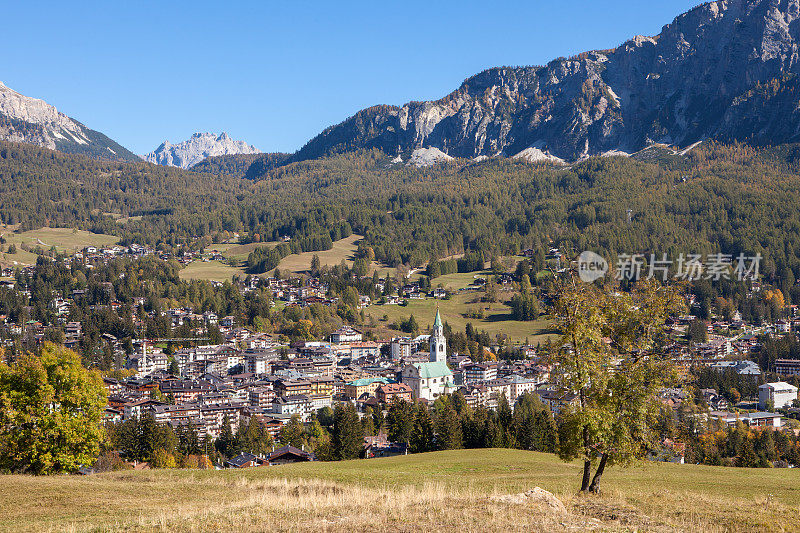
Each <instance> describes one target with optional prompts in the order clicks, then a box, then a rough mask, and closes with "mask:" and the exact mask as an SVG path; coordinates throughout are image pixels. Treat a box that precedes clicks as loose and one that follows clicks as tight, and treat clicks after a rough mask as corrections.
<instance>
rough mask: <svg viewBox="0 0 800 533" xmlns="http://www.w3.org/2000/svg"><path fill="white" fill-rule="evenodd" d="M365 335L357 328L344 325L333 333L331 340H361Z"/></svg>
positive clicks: (340, 341)
mask: <svg viewBox="0 0 800 533" xmlns="http://www.w3.org/2000/svg"><path fill="white" fill-rule="evenodd" d="M363 338H364V335H363V334H362V333H361V332H360V331H358V330H357V329H355V328H352V327H350V326H344V327H341V328H339V329H337V330H336V331H334V332H333V333H331V342H332V343H334V344H342V343H345V342H361V341H362V340H363Z"/></svg>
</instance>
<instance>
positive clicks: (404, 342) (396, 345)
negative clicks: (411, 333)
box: [391, 337, 417, 361]
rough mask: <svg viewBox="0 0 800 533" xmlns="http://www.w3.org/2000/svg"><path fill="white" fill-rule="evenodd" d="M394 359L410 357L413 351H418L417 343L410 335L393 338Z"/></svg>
mask: <svg viewBox="0 0 800 533" xmlns="http://www.w3.org/2000/svg"><path fill="white" fill-rule="evenodd" d="M391 348H392V360H393V361H399V360H400V359H403V358H406V357H410V356H411V354H412V353H414V352H416V351H417V344H416V343H415V342H414V341H412V340H411V339H410V338H408V337H398V338H394V339H392V343H391Z"/></svg>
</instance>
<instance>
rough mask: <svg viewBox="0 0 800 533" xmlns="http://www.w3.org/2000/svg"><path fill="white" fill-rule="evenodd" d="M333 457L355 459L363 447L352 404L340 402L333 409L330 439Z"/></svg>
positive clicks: (357, 420)
mask: <svg viewBox="0 0 800 533" xmlns="http://www.w3.org/2000/svg"><path fill="white" fill-rule="evenodd" d="M331 447H332V450H331V455H332V457H333V459H336V460H344V459H357V458H358V457H359V456H360V455H361V451H362V450H363V448H364V434H363V433H362V428H361V422H360V421H359V419H358V413H357V412H356V408H355V407H354V406H353V404H351V403H349V402H347V403H340V404H339V405H337V406H336V408H335V409H334V410H333V437H332V439H331Z"/></svg>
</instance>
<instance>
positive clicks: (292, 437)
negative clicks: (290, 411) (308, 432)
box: [279, 415, 305, 448]
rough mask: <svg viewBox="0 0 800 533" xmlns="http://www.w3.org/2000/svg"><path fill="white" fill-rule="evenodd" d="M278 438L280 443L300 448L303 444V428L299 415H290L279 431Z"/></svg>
mask: <svg viewBox="0 0 800 533" xmlns="http://www.w3.org/2000/svg"><path fill="white" fill-rule="evenodd" d="M279 439H280V441H281V444H283V445H284V446H285V445H289V446H294V447H295V448H300V447H302V446H303V445H305V429H304V428H303V423H302V422H301V421H300V415H292V418H291V419H290V420H289V422H287V423H286V424H285V425H284V426H283V427H282V428H281V432H280V436H279Z"/></svg>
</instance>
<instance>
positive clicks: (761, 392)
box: [758, 381, 797, 409]
mask: <svg viewBox="0 0 800 533" xmlns="http://www.w3.org/2000/svg"><path fill="white" fill-rule="evenodd" d="M796 399H797V387H795V386H794V385H791V384H789V383H786V382H785V381H776V382H775V383H764V384H763V385H761V386H760V387H758V408H759V409H766V408H767V402H772V405H773V408H775V409H780V408H782V407H791V406H792V402H793V401H794V400H796Z"/></svg>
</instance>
